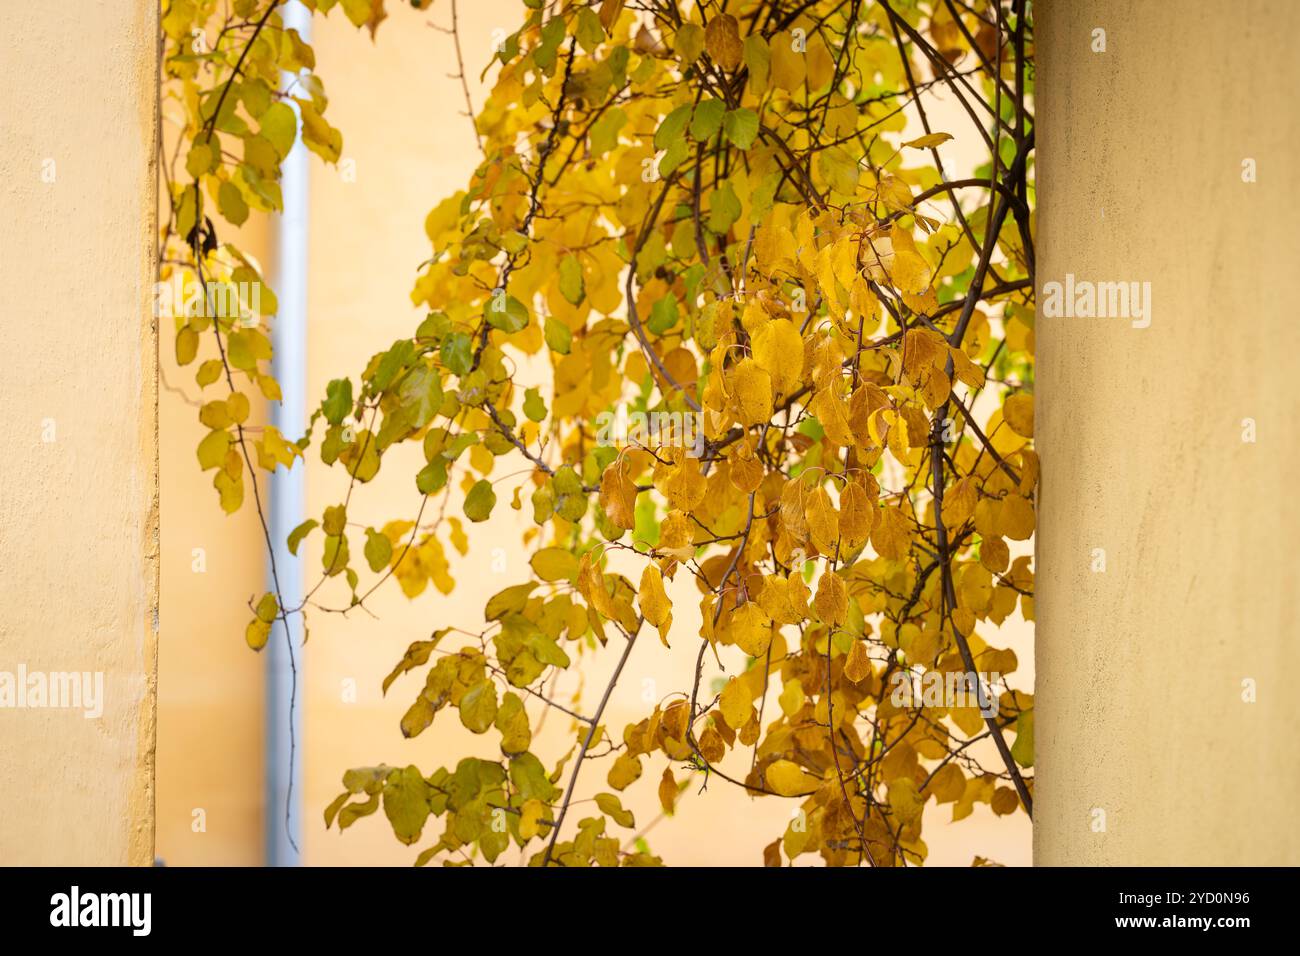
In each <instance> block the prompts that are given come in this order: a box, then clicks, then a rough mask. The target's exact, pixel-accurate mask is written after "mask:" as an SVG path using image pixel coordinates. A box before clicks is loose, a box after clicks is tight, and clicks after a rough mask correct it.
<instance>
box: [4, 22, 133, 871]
mask: <svg viewBox="0 0 1300 956" xmlns="http://www.w3.org/2000/svg"><path fill="white" fill-rule="evenodd" d="M0 35H3V36H4V38H5V39H4V41H3V43H4V51H3V53H2V54H0V117H3V123H4V132H3V149H0V182H2V183H3V184H4V188H3V190H0V222H3V223H4V227H3V229H2V230H0V272H2V274H3V281H0V354H2V355H3V356H4V361H5V371H4V374H3V376H0V404H2V405H3V407H4V408H5V409H6V440H5V447H4V452H3V454H0V489H2V490H0V590H2V591H3V593H4V594H5V595H6V598H5V611H4V614H3V616H0V671H5V672H9V673H15V672H17V670H18V668H19V667H20V666H22V665H25V666H26V668H27V669H28V671H41V672H52V671H59V672H70V671H77V672H90V673H92V674H93V673H95V672H102V674H103V691H104V701H103V714H102V716H100V717H98V718H97V719H87V717H86V716H84V713H83V711H82V710H71V709H49V708H45V709H10V708H3V709H0V781H3V783H4V786H3V787H0V863H2V864H29V865H30V864H68V863H78V864H99V865H106V864H125V863H135V864H147V863H149V862H150V860H151V859H152V856H153V829H152V827H153V763H154V759H153V758H154V743H153V741H154V700H153V692H154V685H155V673H154V666H155V653H156V636H155V616H156V613H157V598H158V579H157V574H158V511H157V441H156V437H157V436H156V425H155V411H156V405H157V388H156V370H157V366H156V361H155V336H154V332H153V329H152V315H151V304H150V303H151V299H150V295H151V291H152V284H153V269H154V262H153V254H154V252H153V241H154V240H153V231H154V222H155V220H154V201H155V198H154V197H155V193H154V184H155V177H156V175H157V170H156V166H155V164H154V147H155V133H156V129H157V126H156V115H157V112H156V111H157V96H156V92H155V91H156V83H157V40H156V37H157V4H156V3H155V2H152V0H104V2H100V3H96V4H87V3H81V2H77V0H48V2H44V3H38V4H37V3H5V4H3V5H0ZM91 686H92V687H93V678H92V685H91Z"/></svg>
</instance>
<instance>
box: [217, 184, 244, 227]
mask: <svg viewBox="0 0 1300 956" xmlns="http://www.w3.org/2000/svg"><path fill="white" fill-rule="evenodd" d="M217 208H218V209H220V210H221V215H223V216H225V217H226V221H227V222H229V223H230V224H231V225H232V226H242V225H243V224H244V222H245V221H246V220H247V219H248V203H246V202H245V201H244V194H243V193H241V192H240V191H239V187H238V186H236V185H235V184H234V183H233V182H231V181H230V180H226V181H225V182H224V183H222V184H221V188H220V189H219V190H217Z"/></svg>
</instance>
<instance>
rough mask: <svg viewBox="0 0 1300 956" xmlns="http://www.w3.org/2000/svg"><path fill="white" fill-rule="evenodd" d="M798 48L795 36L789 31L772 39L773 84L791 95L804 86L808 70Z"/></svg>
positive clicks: (801, 52)
mask: <svg viewBox="0 0 1300 956" xmlns="http://www.w3.org/2000/svg"><path fill="white" fill-rule="evenodd" d="M796 46H797V44H796V42H795V38H794V35H793V34H791V33H790V32H789V31H782V32H781V33H778V34H776V35H775V36H774V37H772V48H771V49H772V84H773V85H774V86H779V87H780V88H781V89H783V90H785V91H787V92H789V93H793V92H794V91H795V90H797V89H799V87H800V86H802V85H803V80H804V71H805V69H806V64H805V62H804V55H803V51H802V50H799V49H796V48H795V47H796Z"/></svg>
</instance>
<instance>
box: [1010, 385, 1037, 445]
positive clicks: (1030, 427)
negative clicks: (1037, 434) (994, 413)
mask: <svg viewBox="0 0 1300 956" xmlns="http://www.w3.org/2000/svg"><path fill="white" fill-rule="evenodd" d="M1002 417H1003V418H1004V419H1005V420H1006V423H1007V425H1009V426H1010V427H1011V430H1012V431H1013V432H1015V433H1016V434H1017V435H1020V436H1021V437H1022V438H1033V437H1034V396H1032V395H1026V394H1025V393H1024V392H1018V393H1016V394H1015V395H1012V396H1010V397H1009V398H1008V399H1007V400H1006V401H1005V402H1003V403H1002Z"/></svg>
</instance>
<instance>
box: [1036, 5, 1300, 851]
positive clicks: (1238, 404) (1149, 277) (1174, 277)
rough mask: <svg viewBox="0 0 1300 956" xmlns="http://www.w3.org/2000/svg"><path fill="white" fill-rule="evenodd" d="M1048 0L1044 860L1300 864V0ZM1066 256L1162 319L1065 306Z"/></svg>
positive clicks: (1042, 328)
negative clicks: (1248, 170) (1059, 287)
mask: <svg viewBox="0 0 1300 956" xmlns="http://www.w3.org/2000/svg"><path fill="white" fill-rule="evenodd" d="M1036 7H1037V16H1038V25H1037V27H1038V50H1037V52H1038V77H1037V78H1038V97H1039V99H1038V110H1037V114H1038V117H1039V119H1040V124H1041V125H1040V129H1039V131H1038V144H1039V145H1038V171H1039V174H1038V175H1039V178H1038V184H1039V192H1038V199H1039V212H1038V215H1039V219H1038V223H1039V235H1038V248H1039V259H1038V270H1039V285H1040V292H1039V310H1040V312H1039V318H1038V325H1037V342H1038V349H1039V365H1038V382H1037V392H1036V397H1037V422H1038V442H1039V453H1040V454H1041V456H1042V462H1043V484H1042V495H1041V502H1040V504H1041V514H1040V521H1039V537H1038V574H1039V579H1038V600H1037V610H1038V639H1037V671H1038V686H1037V697H1036V700H1037V707H1038V718H1037V728H1036V729H1037V747H1038V753H1037V765H1036V767H1035V771H1036V779H1037V791H1036V793H1035V821H1034V823H1035V846H1034V850H1035V861H1036V863H1038V864H1049V865H1052V864H1076V863H1077V864H1132V865H1146V864H1266V863H1272V864H1292V865H1294V864H1297V863H1300V824H1297V823H1296V815H1295V808H1294V803H1295V799H1296V797H1297V795H1298V794H1300V760H1297V755H1296V749H1297V744H1296V741H1297V739H1300V697H1298V696H1297V695H1296V693H1295V685H1294V677H1295V675H1296V674H1297V673H1298V672H1300V623H1298V621H1297V613H1296V607H1295V601H1296V594H1297V591H1298V590H1300V562H1297V559H1296V538H1297V535H1298V534H1300V504H1298V503H1297V501H1298V499H1297V496H1296V494H1295V483H1296V469H1297V467H1298V466H1300V450H1298V447H1297V444H1296V436H1297V431H1298V429H1300V394H1298V393H1297V391H1296V388H1295V386H1296V381H1297V373H1298V372H1300V323H1297V321H1296V316H1295V305H1294V302H1293V292H1292V288H1291V285H1292V279H1293V277H1294V274H1295V269H1296V264H1297V261H1300V237H1297V233H1296V226H1295V224H1296V221H1297V218H1300V190H1298V189H1297V186H1296V178H1295V157H1296V155H1297V152H1300V109H1297V103H1296V94H1297V91H1298V90H1300V60H1298V59H1297V58H1296V56H1295V52H1294V49H1293V48H1292V47H1293V43H1294V38H1295V37H1296V36H1297V35H1300V4H1296V3H1294V2H1292V0H1267V2H1265V0H1255V2H1242V3H1237V4H1231V5H1228V6H1224V5H1223V4H1219V3H1213V2H1210V0H1184V2H1180V3H1177V4H1172V3H1139V2H1118V0H1107V2H1102V0H1088V2H1064V0H1050V2H1046V3H1041V4H1038V5H1036ZM1095 29H1103V30H1105V33H1106V52H1104V53H1099V52H1093V50H1092V45H1093V43H1094V35H1093V31H1094V30H1095ZM1247 159H1253V160H1254V161H1255V168H1256V174H1257V181H1256V182H1253V183H1251V182H1243V161H1245V160H1247ZM1066 273H1073V274H1074V275H1075V276H1076V278H1078V279H1086V280H1091V281H1104V280H1129V281H1149V282H1150V283H1151V298H1152V318H1151V324H1150V326H1149V327H1148V328H1144V329H1138V328H1133V327H1132V325H1131V322H1130V321H1127V320H1124V319H1098V318H1092V319H1089V318H1056V319H1053V318H1050V317H1048V316H1046V315H1044V314H1043V303H1044V295H1043V292H1044V290H1043V288H1042V286H1043V284H1044V283H1045V282H1048V281H1052V280H1056V281H1062V280H1064V277H1065V274H1066ZM1244 419H1253V421H1254V424H1255V428H1256V436H1255V437H1256V440H1255V441H1254V442H1249V441H1243V434H1244V433H1245V430H1246V429H1248V428H1249V425H1248V424H1247V425H1243V420H1244ZM1247 437H1249V436H1248V435H1247ZM1094 549H1105V562H1106V563H1105V570H1104V571H1098V570H1094V565H1095V563H1096V562H1097V558H1098V557H1099V556H1098V555H1096V554H1095V553H1094ZM1247 680H1250V681H1254V682H1255V687H1256V694H1257V698H1256V701H1255V702H1254V703H1248V702H1246V701H1244V700H1243V681H1247ZM1097 810H1101V811H1104V814H1105V816H1104V819H1103V818H1102V817H1101V816H1100V815H1099V814H1097V813H1096V811H1097ZM1103 822H1104V826H1105V829H1104V831H1103V830H1101V829H1099V825H1100V824H1102V823H1103Z"/></svg>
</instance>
